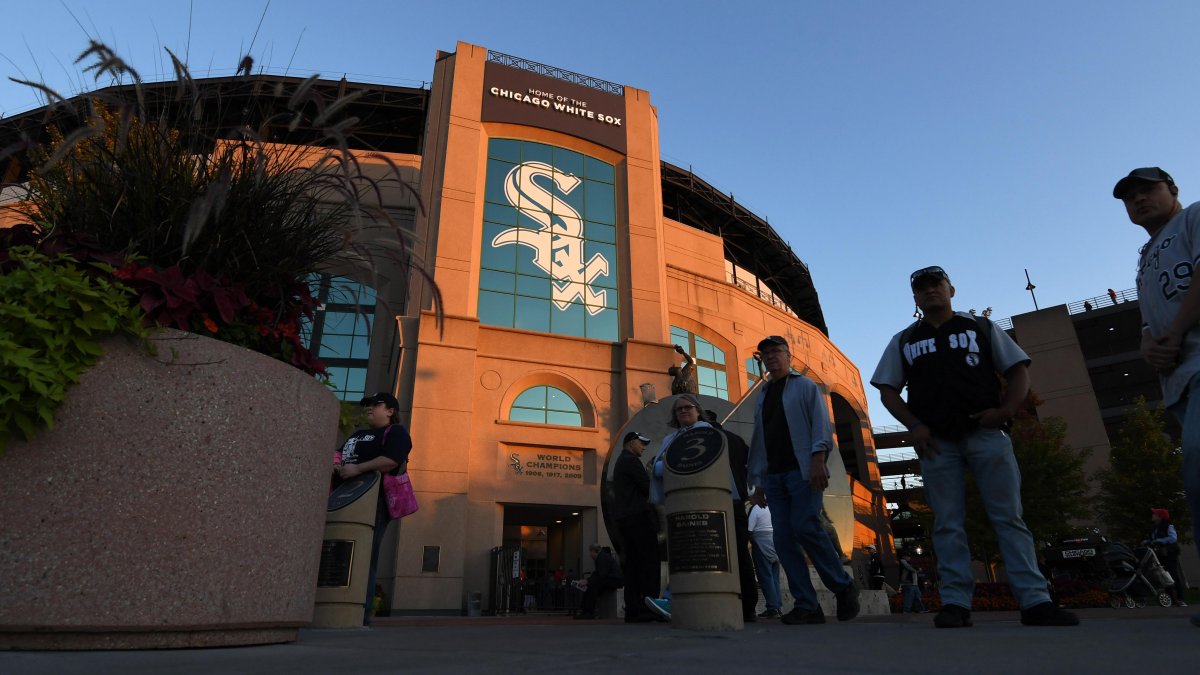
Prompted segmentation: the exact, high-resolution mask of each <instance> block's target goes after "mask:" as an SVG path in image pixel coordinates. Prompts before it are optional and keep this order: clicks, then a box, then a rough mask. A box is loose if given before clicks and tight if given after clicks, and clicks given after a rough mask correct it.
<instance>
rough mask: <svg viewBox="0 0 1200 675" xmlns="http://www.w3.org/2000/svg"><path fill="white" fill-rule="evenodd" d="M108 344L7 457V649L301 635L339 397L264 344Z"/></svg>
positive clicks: (2, 584)
mask: <svg viewBox="0 0 1200 675" xmlns="http://www.w3.org/2000/svg"><path fill="white" fill-rule="evenodd" d="M154 342H155V344H156V345H157V347H158V355H157V356H156V357H151V356H148V355H146V354H145V353H144V351H143V350H142V349H141V348H140V347H139V346H137V345H135V344H133V343H132V342H131V341H129V340H126V339H122V338H112V339H110V340H109V341H108V342H107V343H106V344H105V356H104V358H102V359H101V361H100V362H99V363H98V364H97V365H96V367H94V368H93V369H92V370H90V371H89V372H88V373H87V374H86V375H84V377H83V379H82V381H81V382H80V383H79V384H78V385H77V386H76V387H75V388H74V389H72V391H71V393H70V395H69V397H68V399H67V402H66V404H65V405H64V406H63V408H62V409H61V410H60V411H59V415H58V423H57V426H56V427H55V428H54V430H53V431H50V432H47V433H43V434H41V435H39V436H38V437H37V438H35V439H34V441H33V442H32V443H28V444H25V443H19V442H18V443H13V444H11V445H10V447H9V449H8V452H7V454H6V455H5V456H3V457H0V648H3V649H143V648H156V647H211V646H228V645H248V644H264V643H272V642H290V641H293V640H295V639H296V633H297V629H298V628H299V627H300V626H304V625H306V624H307V623H309V621H310V620H311V618H312V611H313V597H314V594H315V591H316V577H317V563H318V560H319V556H320V546H321V538H322V531H323V527H324V512H325V499H326V494H327V487H328V477H329V456H330V452H331V450H332V448H333V445H334V444H335V443H336V441H337V438H336V435H337V420H338V404H337V400H336V398H335V397H334V396H333V395H332V394H331V393H330V391H329V390H328V388H326V387H325V386H323V385H322V384H320V383H319V382H317V381H316V380H315V379H313V378H312V377H310V376H308V375H305V374H304V373H302V372H300V371H299V370H296V369H295V368H292V367H291V366H288V365H287V364H284V363H281V362H279V361H276V360H274V359H271V358H268V357H266V356H263V355H261V354H257V353H255V352H251V351H249V350H246V349H243V348H241V347H236V346H233V345H230V344H228V343H225V342H220V341H218V340H213V339H209V338H205V337H200V336H198V335H192V334H189V333H181V332H178V331H164V332H163V333H160V334H159V335H158V336H157V337H156V338H155V340H154Z"/></svg>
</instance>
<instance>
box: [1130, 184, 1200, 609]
mask: <svg viewBox="0 0 1200 675" xmlns="http://www.w3.org/2000/svg"><path fill="white" fill-rule="evenodd" d="M1113 197H1115V198H1117V199H1120V200H1121V201H1122V202H1124V203H1125V212H1126V213H1128V214H1129V220H1130V221H1132V222H1133V223H1134V224H1135V225H1141V226H1142V227H1144V228H1145V229H1146V233H1147V234H1149V235H1150V241H1148V242H1146V245H1145V246H1143V247H1142V250H1141V259H1140V260H1139V261H1138V270H1137V290H1138V300H1139V303H1140V304H1139V307H1140V309H1141V312H1142V356H1143V357H1145V359H1146V362H1147V363H1149V364H1150V365H1151V366H1152V367H1153V368H1154V369H1155V370H1157V371H1158V377H1159V382H1160V383H1161V384H1162V391H1163V405H1165V406H1166V407H1167V409H1168V410H1170V411H1171V413H1172V414H1174V415H1175V416H1176V417H1177V418H1179V422H1180V424H1181V425H1182V426H1183V439H1182V441H1183V489H1184V491H1185V492H1186V493H1187V501H1188V508H1189V509H1190V510H1191V512H1192V531H1193V533H1194V535H1195V537H1196V545H1197V547H1198V548H1200V395H1196V396H1192V395H1191V394H1192V393H1200V330H1197V326H1196V324H1197V322H1200V293H1192V292H1190V291H1189V288H1190V287H1191V284H1192V271H1193V269H1194V268H1195V265H1196V263H1197V258H1198V257H1200V203H1197V204H1192V205H1191V206H1189V207H1187V208H1186V209H1185V208H1183V205H1182V204H1180V202H1179V188H1178V187H1176V185H1175V180H1174V179H1173V178H1171V175H1170V174H1168V173H1167V172H1166V171H1163V170H1162V169H1160V168H1158V167H1157V166H1151V167H1144V168H1141V169H1134V170H1133V171H1130V172H1129V175H1128V176H1126V177H1124V178H1122V179H1121V180H1119V181H1117V184H1116V186H1115V187H1113ZM1192 625H1194V626H1197V627H1200V614H1195V615H1193V616H1192Z"/></svg>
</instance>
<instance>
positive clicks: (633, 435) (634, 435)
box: [621, 431, 650, 444]
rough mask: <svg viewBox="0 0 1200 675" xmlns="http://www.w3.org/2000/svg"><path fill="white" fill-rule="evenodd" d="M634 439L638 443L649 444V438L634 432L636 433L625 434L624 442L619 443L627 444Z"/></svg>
mask: <svg viewBox="0 0 1200 675" xmlns="http://www.w3.org/2000/svg"><path fill="white" fill-rule="evenodd" d="M635 438H636V439H638V440H639V441H641V442H643V443H649V442H650V437H649V436H643V435H641V434H639V433H638V432H636V431H631V432H629V433H627V434H625V440H623V441H621V443H622V444H625V443H628V442H629V441H632V440H633V439H635Z"/></svg>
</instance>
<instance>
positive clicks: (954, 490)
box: [921, 429, 1050, 609]
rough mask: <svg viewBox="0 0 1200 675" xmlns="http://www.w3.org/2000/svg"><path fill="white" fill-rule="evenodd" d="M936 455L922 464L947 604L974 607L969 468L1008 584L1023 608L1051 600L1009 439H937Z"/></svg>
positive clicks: (979, 434) (992, 435) (993, 432)
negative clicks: (967, 524)
mask: <svg viewBox="0 0 1200 675" xmlns="http://www.w3.org/2000/svg"><path fill="white" fill-rule="evenodd" d="M932 442H933V445H934V449H935V450H936V451H937V456H935V457H933V458H932V459H922V460H921V475H922V477H923V478H924V480H925V497H926V499H928V500H929V506H930V507H931V508H932V509H933V548H934V551H935V552H936V553H937V557H938V574H939V575H940V576H941V578H942V588H941V595H942V604H945V605H958V606H959V607H964V608H966V609H970V608H971V598H972V596H973V595H974V594H975V577H974V575H972V574H971V552H970V550H969V549H968V547H967V533H966V531H965V529H964V521H965V515H966V491H965V484H964V474H965V471H966V469H967V468H968V467H970V469H971V473H972V475H974V476H975V482H976V484H978V485H979V494H980V496H981V497H982V498H983V505H984V507H985V508H986V509H987V514H988V519H989V520H991V521H992V528H993V529H994V530H995V531H996V539H997V541H998V543H999V544H1000V553H1001V555H1003V556H1004V565H1005V569H1006V571H1007V573H1008V585H1009V588H1011V589H1012V593H1013V595H1014V596H1015V597H1016V598H1017V602H1019V603H1020V605H1021V609H1028V608H1030V607H1033V606H1034V605H1039V604H1041V603H1043V602H1049V601H1050V594H1049V593H1048V592H1047V590H1046V579H1045V577H1043V576H1042V573H1041V572H1039V571H1038V567H1037V557H1036V554H1035V552H1034V545H1033V535H1031V534H1030V533H1029V528H1028V527H1026V526H1025V521H1024V520H1022V518H1021V513H1022V510H1021V471H1020V469H1018V468H1017V458H1016V457H1015V456H1014V455H1013V450H1012V442H1011V441H1010V440H1009V438H1008V434H1006V433H1004V432H1003V431H1000V430H999V429H976V430H975V431H973V432H971V433H970V434H969V435H967V436H966V437H965V438H963V439H961V440H957V441H951V440H947V439H944V438H936V437H935V438H934V439H933V440H932Z"/></svg>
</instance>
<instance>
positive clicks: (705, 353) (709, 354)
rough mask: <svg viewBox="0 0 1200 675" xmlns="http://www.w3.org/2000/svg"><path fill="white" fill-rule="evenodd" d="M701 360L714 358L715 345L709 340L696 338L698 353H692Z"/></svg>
mask: <svg viewBox="0 0 1200 675" xmlns="http://www.w3.org/2000/svg"><path fill="white" fill-rule="evenodd" d="M692 356H693V357H695V358H696V359H697V360H699V361H712V360H713V346H712V344H711V343H710V342H708V340H705V339H703V338H696V353H695V354H692Z"/></svg>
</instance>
